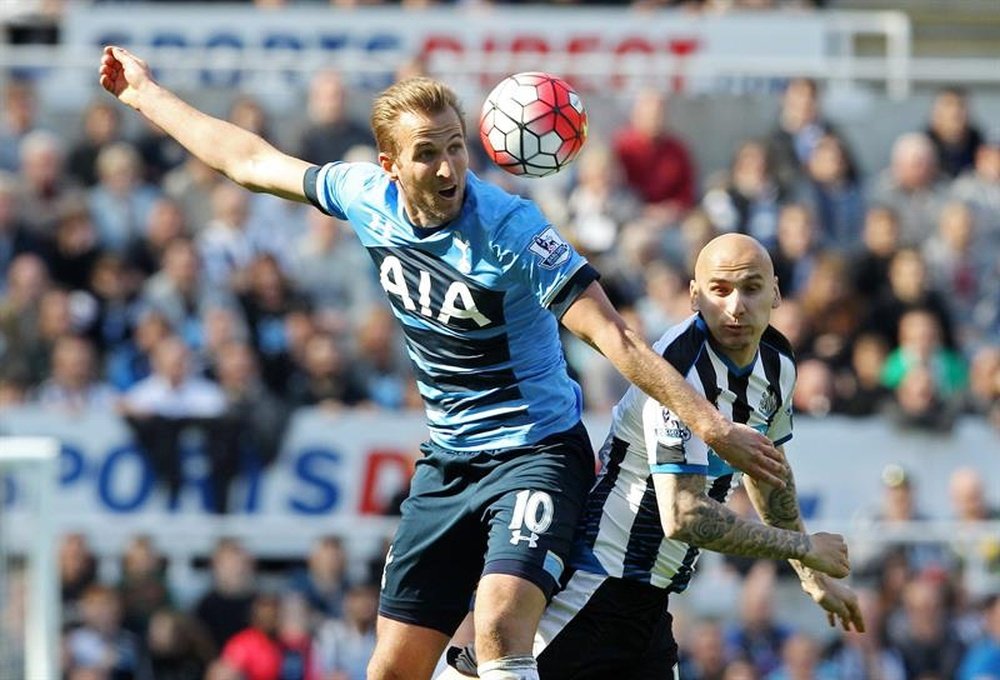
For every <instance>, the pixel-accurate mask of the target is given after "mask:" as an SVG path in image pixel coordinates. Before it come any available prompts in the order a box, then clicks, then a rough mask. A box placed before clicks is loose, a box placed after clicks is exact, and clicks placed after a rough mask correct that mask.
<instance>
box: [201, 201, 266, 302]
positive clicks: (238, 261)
mask: <svg viewBox="0 0 1000 680" xmlns="http://www.w3.org/2000/svg"><path fill="white" fill-rule="evenodd" d="M196 240H197V244H198V252H199V254H200V256H201V260H202V263H203V265H204V268H205V277H206V279H207V280H208V282H210V283H211V284H212V285H213V286H218V287H220V288H226V289H228V290H232V291H243V290H245V289H246V286H247V274H248V269H249V267H250V263H251V262H252V261H253V259H254V257H255V256H256V255H257V254H259V253H261V252H265V251H266V250H267V248H266V244H265V241H264V239H263V238H262V234H261V233H260V231H259V230H258V229H257V227H256V225H255V223H254V222H253V221H252V220H251V219H250V193H249V192H248V191H246V190H245V189H243V188H241V187H239V186H237V185H235V184H233V183H231V182H226V183H225V184H220V185H219V186H217V187H216V188H215V191H213V192H212V220H211V221H210V222H209V223H208V225H207V226H206V227H205V229H204V230H203V231H202V232H201V233H200V234H199V235H198V237H197V239H196Z"/></svg>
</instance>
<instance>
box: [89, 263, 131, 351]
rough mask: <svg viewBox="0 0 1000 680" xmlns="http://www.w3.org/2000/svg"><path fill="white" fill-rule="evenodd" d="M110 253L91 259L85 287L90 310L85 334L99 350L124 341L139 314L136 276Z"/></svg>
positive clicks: (121, 344)
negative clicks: (92, 265)
mask: <svg viewBox="0 0 1000 680" xmlns="http://www.w3.org/2000/svg"><path fill="white" fill-rule="evenodd" d="M135 274H136V273H135V272H132V271H129V270H127V269H126V268H125V264H124V262H123V261H122V259H121V258H120V257H118V256H117V255H114V254H112V253H108V254H106V255H103V256H101V257H100V258H99V259H98V260H97V262H95V263H94V269H93V271H92V273H91V276H90V282H89V285H88V288H89V289H90V301H89V302H90V304H92V305H93V307H94V309H93V312H92V314H90V315H89V316H90V318H91V321H90V324H89V328H88V335H89V336H90V337H91V339H93V340H94V343H95V344H96V345H97V347H98V349H99V351H100V352H101V353H102V354H105V353H107V352H108V351H110V350H112V349H114V348H118V347H121V346H123V345H125V344H127V343H128V342H129V341H130V340H131V338H132V332H133V329H134V327H135V325H136V323H137V320H138V318H139V312H140V308H139V296H138V290H137V286H138V283H139V281H138V277H137V276H136V275H135Z"/></svg>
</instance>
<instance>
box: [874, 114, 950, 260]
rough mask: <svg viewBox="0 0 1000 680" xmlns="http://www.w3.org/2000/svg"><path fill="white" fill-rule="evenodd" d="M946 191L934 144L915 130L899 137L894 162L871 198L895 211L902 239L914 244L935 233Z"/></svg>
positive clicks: (906, 244)
mask: <svg viewBox="0 0 1000 680" xmlns="http://www.w3.org/2000/svg"><path fill="white" fill-rule="evenodd" d="M946 192H947V185H946V184H945V183H944V182H943V181H942V176H941V174H940V170H939V168H938V164H937V156H936V155H935V153H934V145H933V144H932V143H931V141H930V139H928V138H927V136H926V135H923V134H920V133H917V132H912V133H907V134H904V135H901V136H900V137H899V138H897V139H896V142H895V144H893V146H892V161H891V165H890V166H889V168H887V169H886V170H883V171H882V173H881V174H880V175H879V176H878V178H877V179H876V181H875V183H874V186H873V189H872V192H871V198H872V201H873V202H874V203H878V204H882V205H887V206H889V207H890V208H892V209H893V211H895V213H896V214H897V215H898V216H899V227H900V241H901V242H902V244H903V245H905V246H911V247H913V246H919V245H920V244H921V243H923V242H924V240H925V239H926V238H927V237H928V236H930V235H931V234H932V233H934V230H935V228H936V227H937V219H938V214H939V213H940V212H941V208H942V206H943V204H944V201H945V198H946V195H947V194H946Z"/></svg>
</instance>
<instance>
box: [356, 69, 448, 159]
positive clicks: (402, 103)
mask: <svg viewBox="0 0 1000 680" xmlns="http://www.w3.org/2000/svg"><path fill="white" fill-rule="evenodd" d="M448 108H451V109H452V110H453V111H454V112H455V113H456V114H458V120H459V122H460V123H461V124H462V133H463V134H464V133H465V113H464V112H463V111H462V105H461V104H460V103H459V101H458V97H457V96H456V95H455V93H454V91H452V90H451V88H449V87H448V86H447V85H444V84H443V83H440V82H438V81H436V80H434V79H432V78H425V77H423V76H420V77H416V78H407V79H406V80H401V81H399V82H398V83H396V84H394V85H390V86H389V87H388V88H386V89H385V91H383V92H382V93H381V94H380V95H379V96H378V97H376V98H375V102H374V104H372V116H371V126H372V133H374V135H375V143H376V144H377V145H378V150H379V151H381V152H382V153H387V154H389V155H393V156H394V155H395V154H397V153H398V152H399V147H398V144H397V142H396V133H395V131H396V126H397V125H398V123H399V116H400V114H402V113H404V112H411V113H423V114H431V115H433V114H438V113H441V112H442V111H445V110H447V109H448Z"/></svg>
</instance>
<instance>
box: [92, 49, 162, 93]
mask: <svg viewBox="0 0 1000 680" xmlns="http://www.w3.org/2000/svg"><path fill="white" fill-rule="evenodd" d="M98 80H99V81H100V83H101V87H103V88H104V89H105V90H107V91H108V92H110V93H111V94H113V95H114V96H116V97H118V99H119V100H120V101H121V102H122V103H123V104H128V105H129V106H131V107H132V108H136V107H137V106H138V103H139V101H138V100H139V88H141V87H142V86H143V85H145V84H146V83H148V82H152V80H153V77H152V75H151V74H150V71H149V66H148V65H147V64H146V62H144V61H143V60H142V59H140V58H139V57H137V56H135V55H134V54H132V53H131V52H129V51H128V50H126V49H123V48H121V47H117V46H115V45H109V46H107V47H105V48H104V54H103V55H101V67H100V69H99V70H98Z"/></svg>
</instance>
